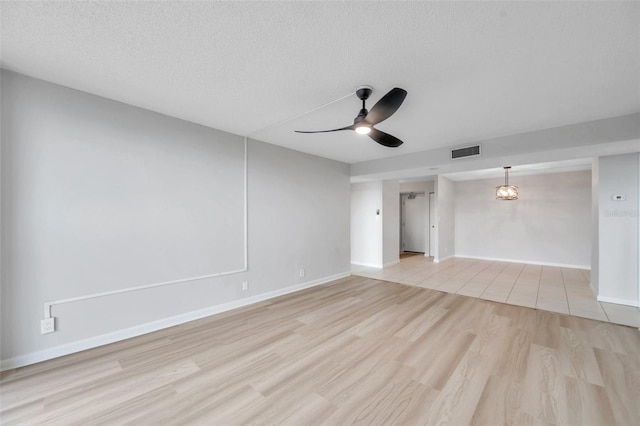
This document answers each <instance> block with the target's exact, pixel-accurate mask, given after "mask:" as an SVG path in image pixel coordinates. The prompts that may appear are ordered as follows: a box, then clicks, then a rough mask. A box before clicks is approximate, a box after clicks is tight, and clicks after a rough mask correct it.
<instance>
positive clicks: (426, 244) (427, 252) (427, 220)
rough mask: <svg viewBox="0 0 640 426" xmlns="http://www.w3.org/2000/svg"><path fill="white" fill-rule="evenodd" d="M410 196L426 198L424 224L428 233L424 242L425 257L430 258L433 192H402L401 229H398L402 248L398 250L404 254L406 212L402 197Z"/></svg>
mask: <svg viewBox="0 0 640 426" xmlns="http://www.w3.org/2000/svg"><path fill="white" fill-rule="evenodd" d="M410 194H416V195H422V196H423V197H424V198H425V209H424V214H425V217H424V223H425V230H426V231H425V236H424V238H425V240H424V250H425V251H424V255H425V256H430V255H431V254H430V253H431V247H430V244H429V241H430V238H431V229H430V228H429V223H430V218H429V208H430V199H429V198H430V195H431V194H433V192H426V191H418V192H415V191H405V192H401V193H400V196H399V203H400V220H399V223H398V225H399V227H398V228H399V229H398V230H399V232H400V247H399V248H398V249H399V252H400V253H402V252H403V251H404V250H403V247H402V245H403V235H402V234H403V232H402V222H403V220H402V219H403V217H404V216H403V215H404V211H403V210H404V207H403V205H402V197H403V196H407V195H410Z"/></svg>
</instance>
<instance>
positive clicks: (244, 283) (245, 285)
mask: <svg viewBox="0 0 640 426" xmlns="http://www.w3.org/2000/svg"><path fill="white" fill-rule="evenodd" d="M247 290H249V281H242V291H247Z"/></svg>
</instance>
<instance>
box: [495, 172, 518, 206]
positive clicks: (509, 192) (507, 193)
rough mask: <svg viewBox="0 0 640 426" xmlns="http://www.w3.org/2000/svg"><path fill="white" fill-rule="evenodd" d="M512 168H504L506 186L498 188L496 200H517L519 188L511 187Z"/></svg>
mask: <svg viewBox="0 0 640 426" xmlns="http://www.w3.org/2000/svg"><path fill="white" fill-rule="evenodd" d="M510 168H511V166H506V167H505V168H504V185H500V186H496V200H517V199H518V187H517V186H514V185H509V169H510Z"/></svg>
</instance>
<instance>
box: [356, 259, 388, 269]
mask: <svg viewBox="0 0 640 426" xmlns="http://www.w3.org/2000/svg"><path fill="white" fill-rule="evenodd" d="M351 264H352V265H356V266H366V267H367V268H376V269H382V268H384V265H383V264H381V263H366V262H353V261H352V262H351Z"/></svg>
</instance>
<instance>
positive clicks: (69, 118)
mask: <svg viewBox="0 0 640 426" xmlns="http://www.w3.org/2000/svg"><path fill="white" fill-rule="evenodd" d="M0 79H1V83H2V123H1V124H2V145H1V154H2V156H1V160H2V164H1V165H2V170H1V181H0V182H1V184H2V193H1V197H2V216H1V219H2V223H1V229H2V240H1V243H2V248H1V252H2V283H1V286H0V295H1V303H2V313H1V330H0V331H1V335H2V336H1V346H2V347H1V349H0V351H1V352H0V354H1V358H2V360H3V366H4V367H5V368H7V367H11V366H15V365H20V364H24V363H25V362H33V361H38V360H41V359H46V358H47V357H50V356H54V355H56V354H62V353H66V352H70V351H73V350H77V349H81V348H84V347H89V346H92V345H97V344H101V343H105V342H106V341H107V340H114V339H115V340H117V338H122V337H127V336H128V335H131V333H134V334H135V332H134V331H131V330H137V331H136V332H139V331H140V330H147V331H148V330H150V329H154V328H159V327H162V326H166V325H167V324H170V323H171V322H173V323H175V322H176V321H177V322H179V321H181V320H183V319H188V318H189V317H192V316H193V315H196V314H199V313H202V312H212V311H215V310H216V309H218V307H224V306H232V305H234V304H242V303H246V302H244V301H245V300H247V301H248V300H258V299H259V298H260V297H268V296H269V295H270V294H274V292H276V293H277V292H282V291H288V289H290V288H298V287H299V286H302V285H306V284H305V283H307V284H309V283H310V284H313V283H315V282H320V281H322V280H324V279H329V278H331V277H334V276H338V275H341V274H347V273H348V272H349V251H350V249H349V196H350V183H349V166H348V165H347V164H343V163H339V162H335V161H331V160H326V159H322V158H319V157H314V156H311V155H306V154H301V153H298V152H295V151H291V150H287V149H284V148H279V147H275V146H272V145H268V144H264V143H261V142H258V141H249V144H248V153H247V154H248V241H249V246H248V258H249V268H248V271H247V272H244V273H239V274H233V275H229V276H224V277H218V278H209V279H203V280H196V281H193V282H184V283H179V284H175V285H169V286H163V287H157V288H152V289H147V290H141V291H136V292H128V293H122V294H118V295H113V296H106V297H100V298H94V299H90V300H84V301H79V302H74V303H67V304H61V305H56V306H53V312H52V313H53V315H54V316H55V317H56V319H57V322H56V327H57V330H56V332H54V333H51V334H47V335H41V334H40V330H39V325H40V324H39V323H40V319H41V318H42V317H43V303H44V302H45V301H51V300H59V299H64V298H69V297H76V296H85V295H91V294H94V293H96V292H103V291H112V290H120V289H125V288H127V287H130V286H137V285H146V284H153V283H156V282H159V281H163V280H179V279H183V278H189V277H193V276H195V275H201V274H207V273H213V272H223V270H226V269H230V268H237V267H240V268H242V267H243V263H244V250H243V246H244V220H243V216H244V215H243V211H244V186H243V178H244V172H245V170H244V143H243V139H242V138H241V137H239V136H237V135H232V134H228V133H224V132H220V131H217V130H214V129H209V128H205V127H203V126H199V125H196V124H192V123H187V122H185V121H181V120H177V119H174V118H171V117H167V116H163V115H160V114H157V113H153V112H151V111H146V110H142V109H139V108H135V107H132V106H128V105H125V104H122V103H118V102H114V101H110V100H107V99H104V98H100V97H97V96H93V95H89V94H86V93H82V92H78V91H75V90H71V89H68V88H64V87H61V86H56V85H53V84H50V83H46V82H43V81H39V80H35V79H31V78H28V77H25V76H21V75H19V74H15V73H11V72H6V71H2V74H1V75H0ZM300 268H304V269H305V277H304V278H300V277H299V269H300ZM243 281H248V283H249V290H248V291H246V292H243V291H242V282H243ZM296 286H298V287H296Z"/></svg>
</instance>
